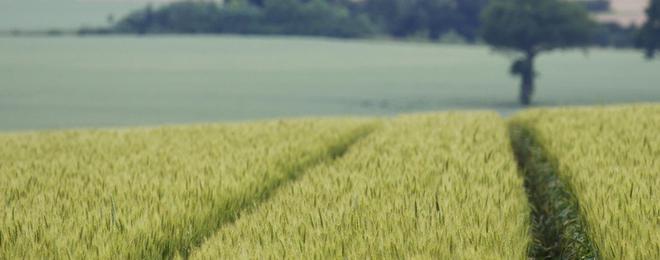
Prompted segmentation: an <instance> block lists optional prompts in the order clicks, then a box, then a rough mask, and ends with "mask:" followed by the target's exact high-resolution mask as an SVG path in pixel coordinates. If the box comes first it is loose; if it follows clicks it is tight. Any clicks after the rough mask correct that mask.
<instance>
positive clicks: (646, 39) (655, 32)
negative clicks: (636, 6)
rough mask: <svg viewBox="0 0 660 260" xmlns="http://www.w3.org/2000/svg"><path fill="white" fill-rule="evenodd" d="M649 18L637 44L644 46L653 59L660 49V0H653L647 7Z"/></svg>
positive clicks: (647, 55) (648, 56) (649, 56)
mask: <svg viewBox="0 0 660 260" xmlns="http://www.w3.org/2000/svg"><path fill="white" fill-rule="evenodd" d="M646 16H647V20H646V23H644V25H643V26H642V29H641V30H640V32H639V35H638V38H637V44H638V46H639V47H641V48H643V49H644V51H645V53H646V57H647V58H649V59H652V58H653V57H655V52H656V51H658V50H660V0H652V1H651V4H650V5H649V7H648V9H646Z"/></svg>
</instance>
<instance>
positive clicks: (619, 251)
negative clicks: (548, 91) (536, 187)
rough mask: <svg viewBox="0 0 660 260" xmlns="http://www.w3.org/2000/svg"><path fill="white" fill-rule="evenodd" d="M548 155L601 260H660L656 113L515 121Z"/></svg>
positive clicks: (659, 111) (538, 114)
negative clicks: (577, 203) (530, 134)
mask: <svg viewBox="0 0 660 260" xmlns="http://www.w3.org/2000/svg"><path fill="white" fill-rule="evenodd" d="M515 120H516V121H517V122H518V123H519V124H522V125H524V126H525V127H527V128H528V129H530V130H531V132H532V134H533V135H534V138H536V139H537V141H538V143H539V144H540V145H541V148H542V149H543V150H544V151H545V152H546V153H547V155H548V156H551V157H552V158H553V159H552V160H553V161H554V167H555V168H556V172H557V174H558V176H559V179H560V180H561V181H562V182H563V183H564V184H565V185H566V186H567V188H568V189H569V190H570V191H571V192H572V193H573V194H574V195H575V197H576V199H577V201H578V202H579V210H580V214H581V216H582V217H583V218H584V219H583V221H584V222H585V223H584V224H585V225H586V231H587V232H586V233H587V235H588V236H589V237H591V239H592V240H593V243H594V244H595V245H594V246H595V249H596V250H597V251H598V252H599V254H600V255H601V256H602V257H603V258H604V259H658V258H660V223H659V222H658V221H659V220H660V204H659V203H658V202H659V201H660V193H658V191H657V190H656V188H657V187H659V186H660V161H659V160H658V159H659V158H660V149H658V148H659V147H660V134H659V130H658V129H660V107H659V106H652V105H639V106H632V107H610V108H581V109H556V110H532V111H528V112H525V113H522V114H521V115H518V116H517V118H516V119H515Z"/></svg>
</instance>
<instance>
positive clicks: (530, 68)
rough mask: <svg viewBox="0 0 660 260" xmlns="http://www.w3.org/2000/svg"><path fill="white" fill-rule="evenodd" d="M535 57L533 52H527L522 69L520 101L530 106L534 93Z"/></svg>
mask: <svg viewBox="0 0 660 260" xmlns="http://www.w3.org/2000/svg"><path fill="white" fill-rule="evenodd" d="M534 58H535V54H534V53H533V52H527V55H526V56H525V62H524V64H525V66H524V69H522V71H521V75H520V76H521V78H522V82H521V84H520V103H521V104H522V105H524V106H529V105H530V104H531V103H532V95H533V94H534V77H535V75H534V74H535V72H534Z"/></svg>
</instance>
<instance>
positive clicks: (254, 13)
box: [79, 0, 637, 47]
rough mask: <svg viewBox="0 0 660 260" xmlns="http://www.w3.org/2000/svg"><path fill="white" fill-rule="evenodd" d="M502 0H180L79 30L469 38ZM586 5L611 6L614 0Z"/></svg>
mask: <svg viewBox="0 0 660 260" xmlns="http://www.w3.org/2000/svg"><path fill="white" fill-rule="evenodd" d="M497 1H498V0H491V1H489V0H226V1H225V2H224V3H222V4H221V3H218V2H215V1H180V2H174V3H170V4H166V5H163V6H159V7H154V6H153V5H148V6H146V7H145V8H142V9H140V10H136V11H134V12H132V13H130V14H129V15H127V16H125V17H122V18H121V19H119V20H118V21H117V22H113V23H114V24H113V25H112V26H111V27H110V28H100V29H99V28H86V29H81V30H80V31H79V33H81V34H89V33H133V34H155V33H189V34H193V33H228V34H280V35H315V36H329V37H343V38H359V37H370V36H378V35H386V36H389V37H393V38H411V37H414V38H423V39H430V40H438V39H440V38H442V37H443V36H444V35H446V34H447V33H450V32H453V33H454V34H456V35H458V36H460V37H461V38H462V39H464V40H465V41H466V42H470V43H473V42H476V41H477V40H479V29H480V28H481V13H482V12H483V10H484V8H486V6H487V5H488V4H489V2H497ZM586 3H587V4H584V6H583V7H586V8H588V9H590V10H594V11H602V10H606V9H607V3H608V1H605V0H599V1H590V2H586ZM636 31H637V30H636V28H634V27H622V26H620V25H618V24H614V23H610V24H602V25H597V26H596V30H595V34H594V35H592V38H591V42H592V44H594V45H599V46H614V47H632V46H633V45H634V44H635V34H636Z"/></svg>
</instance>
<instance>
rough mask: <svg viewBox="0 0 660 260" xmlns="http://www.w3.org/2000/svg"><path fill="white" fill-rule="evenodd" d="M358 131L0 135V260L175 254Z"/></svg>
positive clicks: (283, 124)
mask: <svg viewBox="0 0 660 260" xmlns="http://www.w3.org/2000/svg"><path fill="white" fill-rule="evenodd" d="M367 131H369V125H365V122H364V121H360V120H295V121H276V122H264V123H250V124H236V125H225V126H212V125H208V126H196V127H165V128H155V129H136V130H105V131H66V132H53V133H27V134H4V135H0V180H2V181H0V203H2V205H1V206H0V207H1V208H0V209H1V210H0V259H18V258H23V259H25V258H28V259H32V258H37V259H58V258H76V259H90V258H91V259H98V258H102V259H125V258H133V259H153V258H162V257H173V256H176V255H179V254H181V255H186V254H187V253H188V249H189V248H190V247H192V246H194V245H195V244H197V243H199V242H201V241H202V239H203V238H204V237H205V236H207V235H210V234H212V233H213V232H214V231H215V230H217V228H218V227H219V226H220V225H222V224H223V223H225V222H228V221H231V220H232V219H234V218H235V217H236V214H238V213H239V212H240V210H241V209H242V208H245V207H247V206H250V205H252V204H254V203H257V202H258V201H259V200H261V199H264V198H265V197H267V194H268V193H269V192H271V191H272V190H274V189H275V188H276V187H277V186H278V185H279V184H281V183H283V182H285V181H286V180H288V179H292V178H295V177H296V176H297V175H298V174H300V173H302V172H303V171H304V169H305V168H307V167H310V166H312V165H314V164H316V163H320V162H322V161H324V160H327V159H331V157H333V156H337V155H338V154H339V153H341V152H342V150H344V149H346V147H347V146H349V145H350V144H351V143H352V142H354V141H355V140H356V139H358V138H360V137H361V136H362V135H364V134H365V133H366V132H367Z"/></svg>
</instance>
